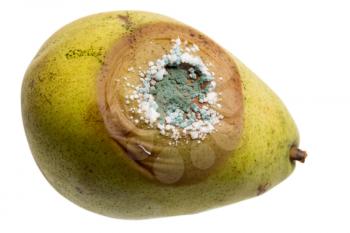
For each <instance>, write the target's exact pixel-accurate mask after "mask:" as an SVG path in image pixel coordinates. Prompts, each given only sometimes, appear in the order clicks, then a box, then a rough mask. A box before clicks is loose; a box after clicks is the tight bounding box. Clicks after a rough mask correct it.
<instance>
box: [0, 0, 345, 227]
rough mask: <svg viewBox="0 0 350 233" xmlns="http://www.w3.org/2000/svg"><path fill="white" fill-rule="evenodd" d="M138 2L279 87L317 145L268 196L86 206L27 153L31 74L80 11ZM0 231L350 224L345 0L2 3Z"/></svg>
mask: <svg viewBox="0 0 350 233" xmlns="http://www.w3.org/2000/svg"><path fill="white" fill-rule="evenodd" d="M122 9H129V10H131V9H137V10H147V11H154V12H158V13H162V14H165V15H169V16H171V17H174V18H176V19H178V20H181V21H183V22H185V23H187V24H189V25H191V26H193V27H195V28H197V29H199V30H200V31H202V32H204V33H205V34H207V35H209V36H210V37H212V38H213V39H214V40H216V41H217V42H218V43H219V44H221V45H222V46H223V47H225V48H227V49H228V50H230V51H232V52H233V53H234V54H235V55H236V56H237V57H239V58H240V59H241V60H242V61H243V62H244V63H246V65H248V66H249V67H250V68H251V69H252V70H254V71H255V72H256V73H257V74H258V75H259V76H260V77H261V78H262V79H263V80H264V81H265V82H266V83H268V84H269V86H270V87H271V88H272V89H274V90H275V91H276V92H277V93H278V95H279V96H280V97H281V98H282V100H283V101H284V102H285V104H286V105H287V107H288V108H289V110H290V112H291V113H292V115H293V117H294V119H295V121H296V123H297V125H298V127H299V130H300V134H301V147H302V148H303V149H305V150H307V151H308V153H309V157H308V159H307V161H306V163H305V164H298V166H297V168H296V170H295V171H294V173H293V174H292V175H291V176H290V177H289V178H288V179H287V180H286V181H284V182H283V183H282V184H280V185H278V186H277V187H276V188H274V189H272V190H271V191H269V192H268V193H266V194H264V195H262V196H260V197H258V198H254V199H250V200H247V201H243V202H240V203H237V204H233V205H229V206H226V207H223V208H218V209H214V210H210V211H206V212H202V213H199V214H195V215H188V216H177V217H170V218H161V219H151V220H142V221H130V220H129V221H127V220H118V219H112V218H108V217H104V216H100V215H97V214H94V213H91V212H88V211H86V210H84V209H82V208H80V207H78V206H76V205H74V204H72V203H71V202H69V201H67V200H66V199H65V198H63V197H62V196H61V195H59V194H58V193H57V192H56V191H55V190H54V189H53V188H52V187H51V186H50V185H49V184H48V183H47V182H46V180H45V179H44V177H43V175H42V174H41V173H40V172H39V169H38V168H37V166H36V164H35V163H34V160H33V158H32V156H31V153H30V151H29V147H28V145H27V141H26V138H25V135H24V131H23V126H22V120H21V112H20V88H21V82H22V78H23V74H24V72H25V70H26V68H27V66H28V65H29V63H30V61H31V59H32V58H33V56H34V55H35V53H36V52H37V50H38V49H39V47H40V46H41V44H42V43H43V42H44V41H45V40H46V39H47V38H48V37H49V36H50V35H51V34H52V33H53V32H55V31H56V30H57V29H59V28H60V27H62V26H63V25H65V24H66V23H69V22H71V21H72V20H74V19H77V18H80V17H82V16H85V15H89V14H92V13H97V12H102V11H112V10H122ZM0 42H1V43H0V46H1V47H0V49H1V50H0V53H1V54H0V70H1V77H0V80H1V84H0V95H1V96H0V101H1V102H0V109H1V112H0V126H1V128H0V143H1V146H0V150H1V151H0V232H3V233H7V232H36V233H40V232H85V233H88V232H153V233H156V232H167V233H171V232H187V231H188V232H222V231H230V232H269V233H273V232H278V233H281V232H283V233H289V232H293V233H296V232H318V233H319V232H337V233H338V232H350V225H349V221H347V220H349V218H350V188H349V186H350V181H349V180H350V169H349V168H350V152H349V145H350V138H349V132H350V124H349V121H350V6H348V5H347V1H336V0H333V1H321V0H319V1H296V0H294V1H281V0H276V1H272V0H265V1H259V0H258V1H248V0H242V1H228V0H210V1H203V0H202V1H199V0H198V1H197V0H186V1H181V0H177V1H168V0H158V1H157V0H153V1H147V0H139V1H136V0H135V1H133V0H114V1H97V0H96V1H87V0H84V1H73V0H71V1H63V0H60V1H30V0H26V1H25V0H23V1H19V0H13V1H5V0H4V1H1V3H0Z"/></svg>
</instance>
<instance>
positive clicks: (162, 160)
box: [98, 23, 243, 185]
mask: <svg viewBox="0 0 350 233" xmlns="http://www.w3.org/2000/svg"><path fill="white" fill-rule="evenodd" d="M178 37H179V38H180V39H181V40H183V41H185V40H187V41H188V42H189V43H194V44H196V45H198V47H199V48H200V51H199V52H198V55H199V56H200V57H201V58H202V60H203V61H204V63H206V64H207V63H211V64H212V66H210V70H211V71H212V72H214V73H215V76H216V77H222V78H223V79H222V80H216V83H217V87H216V91H217V92H218V93H222V100H221V101H220V103H221V105H222V107H221V108H218V109H215V110H216V111H217V112H219V113H220V114H221V115H223V116H224V119H223V120H222V121H221V123H220V124H218V125H216V131H215V132H213V133H211V134H209V135H208V136H207V137H206V138H205V139H204V140H203V141H202V143H198V142H197V141H194V140H191V139H190V140H189V143H186V141H185V140H181V139H180V141H179V143H178V145H177V146H174V145H169V140H170V139H169V137H166V136H163V135H161V134H160V133H159V130H158V129H156V128H149V127H148V125H146V124H142V123H141V124H138V125H135V123H134V122H133V121H132V120H130V117H131V113H130V112H129V111H128V110H129V108H130V107H136V106H132V105H131V106H130V104H129V105H128V104H126V103H125V96H126V95H127V94H128V91H129V89H128V88H126V84H127V83H129V85H135V86H138V85H139V84H140V80H139V77H138V73H137V72H129V71H128V68H129V67H135V68H138V67H141V68H142V70H146V68H147V65H148V62H149V61H154V60H156V59H158V58H160V57H162V56H163V55H164V54H166V53H167V52H168V51H169V50H170V48H171V40H172V39H176V38H178ZM104 64H105V65H104V66H103V69H102V71H101V74H100V77H99V79H98V93H99V107H100V111H101V114H102V116H103V119H104V123H105V126H106V128H107V130H108V132H109V134H110V137H111V138H112V139H113V140H114V141H115V143H117V144H118V145H119V146H120V147H121V148H123V149H124V152H125V155H126V156H127V157H128V158H130V160H131V161H132V163H133V164H134V166H135V168H137V169H138V170H140V172H142V173H143V174H144V175H145V176H147V177H149V178H151V179H154V180H158V181H159V182H161V183H166V184H175V185H182V184H188V183H193V182H196V181H199V180H201V179H204V178H206V177H208V175H210V173H211V172H213V171H214V170H216V169H218V168H219V167H220V165H221V164H222V163H223V162H224V161H226V160H227V158H228V157H229V156H231V155H232V152H233V150H234V149H235V147H236V145H237V144H238V141H239V139H240V137H241V132H242V128H243V101H242V99H243V97H242V87H241V81H240V77H239V74H238V71H237V67H236V64H235V62H234V61H233V59H232V57H231V56H230V55H229V54H228V53H227V52H226V51H225V50H224V49H223V48H221V47H220V46H219V45H218V44H216V43H215V42H214V41H212V40H211V39H210V38H208V37H207V36H205V35H203V34H201V33H200V32H198V31H196V30H194V29H192V28H190V27H188V26H185V25H181V24H175V23H153V24H148V25H143V26H141V27H139V28H137V29H135V30H133V32H131V33H129V34H128V35H127V36H125V37H124V38H122V39H120V40H119V41H118V42H116V44H115V45H114V47H113V49H112V50H111V51H109V54H108V56H107V57H106V59H105V60H104ZM123 77H128V79H127V80H125V79H124V78H123Z"/></svg>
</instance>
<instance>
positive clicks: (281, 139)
mask: <svg viewBox="0 0 350 233" xmlns="http://www.w3.org/2000/svg"><path fill="white" fill-rule="evenodd" d="M125 15H127V16H128V21H127V22H126V21H125V20H123V19H124V18H123V17H124V16H125ZM157 22H170V23H175V24H181V23H180V22H177V21H175V20H173V19H170V18H168V17H165V16H161V15H157V14H153V13H146V12H135V11H128V12H125V11H120V12H110V13H101V14H97V15H92V16H88V17H85V18H82V19H79V20H77V21H75V22H73V23H70V24H69V25H67V26H65V27H63V28H62V29H61V30H59V31H58V32H56V33H55V34H54V35H53V36H52V37H51V38H49V40H48V41H47V42H46V43H45V44H44V45H43V46H42V48H41V49H40V50H39V52H38V53H37V55H36V56H35V57H34V59H33V61H32V63H31V64H30V66H29V68H28V70H27V72H26V74H25V77H24V80H23V84H22V96H21V97H22V117H23V123H24V128H25V132H26V135H27V138H28V142H29V146H30V149H31V151H32V154H33V156H34V159H35V161H36V163H37V164H38V166H39V168H40V170H41V171H42V173H43V174H44V176H45V177H46V179H47V180H48V181H49V183H50V184H51V185H52V186H53V187H54V188H55V189H56V190H57V191H58V192H59V193H61V194H62V195H63V196H64V197H66V198H67V199H69V200H71V201H72V202H74V203H76V204H77V205H79V206H81V207H83V208H85V209H88V210H91V211H94V212H97V213H100V214H102V215H106V216H110V217H115V218H126V219H143V218H153V217H163V216H173V215H182V214H190V213H196V212H200V211H204V210H207V209H211V208H215V207H220V206H224V205H227V204H230V203H234V202H237V201H241V200H244V199H247V198H251V197H254V196H257V195H260V194H262V193H263V192H265V191H266V190H268V189H270V188H272V187H273V186H275V185H276V184H278V183H280V182H281V181H282V180H284V179H285V178H286V177H287V176H288V175H289V174H291V172H292V171H293V169H294V167H295V162H294V161H292V160H291V159H290V150H291V147H292V146H298V143H299V135H298V131H297V128H296V125H295V123H294V121H293V119H292V118H291V116H290V114H289V112H288V110H287V109H286V107H285V106H284V104H283V103H282V102H281V100H280V99H279V98H278V97H277V96H276V95H275V94H274V92H273V91H272V90H271V89H270V88H269V87H268V86H267V85H265V84H264V83H263V82H262V81H261V80H260V79H259V78H258V77H257V76H256V75H255V74H254V73H252V72H251V71H250V70H249V69H248V68H247V67H245V66H244V65H243V64H242V63H241V62H240V61H238V60H237V59H236V58H234V57H233V59H234V60H235V62H236V65H237V67H238V71H239V75H240V78H241V82H242V92H243V96H244V100H243V105H244V115H243V117H244V127H243V134H242V137H241V140H240V142H239V145H238V146H237V148H236V149H235V150H234V152H233V153H232V156H230V157H229V158H228V160H227V161H226V162H225V163H224V164H223V165H222V167H221V168H220V169H218V170H217V171H215V173H213V174H211V175H210V176H209V177H207V178H206V179H204V180H202V181H200V182H196V183H193V184H190V185H167V184H162V183H159V182H154V181H152V180H149V179H148V178H147V177H145V176H144V175H142V174H141V173H140V172H139V171H137V170H136V169H134V168H133V166H130V161H129V160H128V158H126V157H125V156H120V155H122V154H123V153H125V152H124V151H123V150H122V149H121V148H120V147H118V145H116V144H115V143H114V142H113V141H112V139H111V138H110V136H109V134H108V132H107V131H106V128H105V126H104V123H103V118H102V116H101V113H100V111H99V108H98V104H97V90H96V79H97V77H98V74H99V72H100V70H101V67H102V66H103V63H104V58H105V55H106V53H107V52H108V51H109V50H110V49H111V47H112V46H113V44H114V43H115V42H116V41H117V40H118V39H120V38H121V37H123V36H125V35H126V34H127V33H130V30H129V29H130V27H133V28H137V27H141V26H142V25H145V24H152V23H157ZM233 211H234V210H233Z"/></svg>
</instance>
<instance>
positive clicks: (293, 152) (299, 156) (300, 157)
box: [289, 146, 307, 163]
mask: <svg viewBox="0 0 350 233" xmlns="http://www.w3.org/2000/svg"><path fill="white" fill-rule="evenodd" d="M289 156H290V159H291V160H293V161H299V162H301V163H304V162H305V159H306V157H307V153H306V151H303V150H300V149H299V148H298V147H296V146H293V147H292V148H291V149H290V154H289Z"/></svg>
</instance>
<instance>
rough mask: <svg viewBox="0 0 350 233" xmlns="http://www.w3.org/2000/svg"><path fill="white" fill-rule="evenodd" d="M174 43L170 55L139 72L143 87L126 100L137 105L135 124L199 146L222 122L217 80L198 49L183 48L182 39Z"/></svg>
mask: <svg viewBox="0 0 350 233" xmlns="http://www.w3.org/2000/svg"><path fill="white" fill-rule="evenodd" d="M173 43H174V44H173V47H172V49H171V50H170V52H169V53H168V54H164V55H163V56H162V57H161V58H159V59H157V60H156V61H150V62H149V63H148V69H147V70H146V71H145V72H142V71H140V73H139V76H140V81H141V85H140V86H137V87H135V88H134V91H133V92H132V94H131V95H128V96H126V103H130V101H136V102H137V109H136V112H137V114H138V119H135V120H134V122H135V123H139V122H144V123H146V124H148V125H149V126H150V127H152V128H154V127H156V128H158V129H159V131H160V133H161V134H162V135H166V136H169V137H170V138H171V139H174V140H175V142H176V141H178V140H179V139H180V138H187V139H188V138H191V139H197V140H199V141H198V142H200V140H203V139H204V138H205V136H206V135H207V134H209V133H211V132H213V131H214V130H215V125H216V124H218V123H219V122H220V120H221V119H222V118H223V116H222V115H220V114H219V113H218V112H217V111H215V108H220V107H221V105H220V104H219V103H218V100H219V99H218V94H217V93H216V92H215V87H216V82H215V76H214V73H213V72H210V71H209V69H208V66H207V65H205V64H204V62H203V61H202V59H201V58H200V57H199V56H196V54H195V53H196V52H198V51H199V48H198V46H197V45H195V44H192V45H189V44H188V43H187V41H185V42H184V46H181V45H182V42H181V40H180V38H177V39H176V40H173ZM129 71H130V72H132V71H134V68H133V67H130V68H129Z"/></svg>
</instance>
